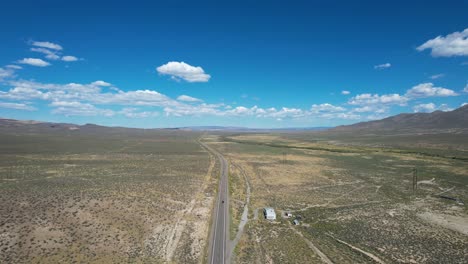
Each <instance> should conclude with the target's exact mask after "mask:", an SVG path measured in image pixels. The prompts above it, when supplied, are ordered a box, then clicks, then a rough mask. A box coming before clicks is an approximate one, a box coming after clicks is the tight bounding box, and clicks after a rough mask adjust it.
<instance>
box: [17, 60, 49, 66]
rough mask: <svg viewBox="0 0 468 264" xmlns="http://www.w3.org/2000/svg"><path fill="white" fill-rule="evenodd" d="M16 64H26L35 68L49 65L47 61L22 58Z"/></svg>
mask: <svg viewBox="0 0 468 264" xmlns="http://www.w3.org/2000/svg"><path fill="white" fill-rule="evenodd" d="M18 63H21V64H28V65H31V66H36V67H46V66H49V65H50V63H48V62H47V61H44V60H42V59H37V58H24V59H22V60H19V61H18Z"/></svg>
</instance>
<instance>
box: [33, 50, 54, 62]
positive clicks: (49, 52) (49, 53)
mask: <svg viewBox="0 0 468 264" xmlns="http://www.w3.org/2000/svg"><path fill="white" fill-rule="evenodd" d="M31 51H34V52H39V53H42V54H45V55H46V56H45V57H46V58H47V59H49V60H58V59H60V56H59V55H57V51H52V50H49V49H46V48H31Z"/></svg>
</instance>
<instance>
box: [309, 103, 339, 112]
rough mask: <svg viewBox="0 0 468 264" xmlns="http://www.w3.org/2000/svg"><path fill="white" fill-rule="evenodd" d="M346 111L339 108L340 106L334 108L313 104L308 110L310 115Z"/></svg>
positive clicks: (326, 104)
mask: <svg viewBox="0 0 468 264" xmlns="http://www.w3.org/2000/svg"><path fill="white" fill-rule="evenodd" d="M345 110H346V109H345V108H343V107H341V106H334V105H332V104H328V103H325V104H319V105H317V104H313V105H312V107H311V108H310V111H311V112H312V113H323V112H343V111H345Z"/></svg>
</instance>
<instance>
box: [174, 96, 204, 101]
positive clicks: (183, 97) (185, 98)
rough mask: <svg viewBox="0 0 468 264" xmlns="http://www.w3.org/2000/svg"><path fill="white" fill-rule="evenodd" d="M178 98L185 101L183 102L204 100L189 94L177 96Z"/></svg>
mask: <svg viewBox="0 0 468 264" xmlns="http://www.w3.org/2000/svg"><path fill="white" fill-rule="evenodd" d="M177 100H179V101H183V102H201V101H202V100H201V99H198V98H195V97H191V96H188V95H184V94H183V95H180V96H179V97H177Z"/></svg>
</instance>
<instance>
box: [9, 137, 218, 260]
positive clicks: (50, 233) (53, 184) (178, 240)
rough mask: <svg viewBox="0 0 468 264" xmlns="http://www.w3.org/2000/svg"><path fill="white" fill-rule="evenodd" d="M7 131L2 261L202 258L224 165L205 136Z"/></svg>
mask: <svg viewBox="0 0 468 264" xmlns="http://www.w3.org/2000/svg"><path fill="white" fill-rule="evenodd" d="M100 133H101V134H97V135H99V136H96V135H90V134H86V133H84V132H80V131H69V132H66V133H65V132H63V133H62V132H59V133H55V134H49V135H44V134H23V135H12V134H3V135H2V137H1V140H2V147H0V204H1V207H0V263H129V262H132V263H134V262H138V263H148V262H151V263H154V262H156V263H168V262H170V263H201V262H203V259H204V257H205V254H206V253H205V252H206V248H207V241H208V233H209V222H210V219H211V207H212V202H213V197H214V194H215V192H216V181H217V176H218V168H217V165H216V161H215V158H214V157H212V156H211V155H210V154H209V153H208V152H206V151H205V150H204V149H203V148H202V147H201V146H200V145H199V144H198V143H197V138H198V136H199V134H197V133H185V132H178V131H162V130H161V131H157V130H155V131H146V132H145V133H140V134H132V133H130V134H129V133H110V134H107V132H100Z"/></svg>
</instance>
